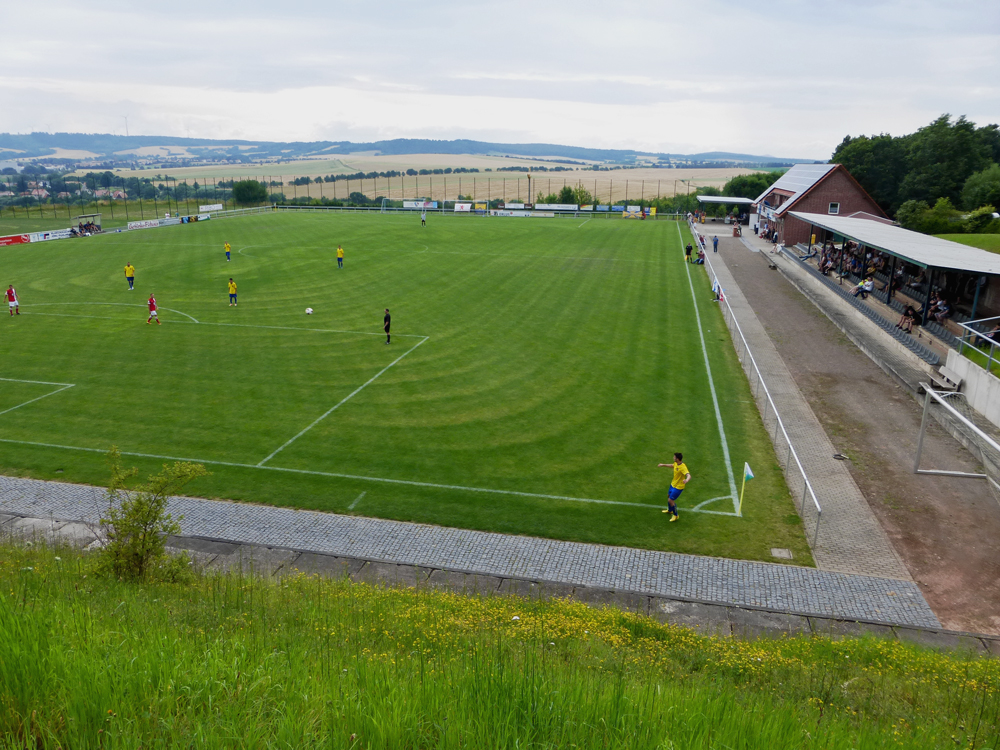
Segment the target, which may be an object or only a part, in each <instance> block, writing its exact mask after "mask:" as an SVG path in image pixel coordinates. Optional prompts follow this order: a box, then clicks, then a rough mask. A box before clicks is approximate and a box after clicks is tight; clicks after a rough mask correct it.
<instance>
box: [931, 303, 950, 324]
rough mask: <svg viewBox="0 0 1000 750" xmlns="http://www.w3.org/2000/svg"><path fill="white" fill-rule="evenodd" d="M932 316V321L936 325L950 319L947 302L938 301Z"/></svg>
mask: <svg viewBox="0 0 1000 750" xmlns="http://www.w3.org/2000/svg"><path fill="white" fill-rule="evenodd" d="M932 315H934V320H936V321H937V322H938V323H944V322H945V321H946V320H947V319H948V318H950V317H951V307H950V306H949V305H948V300H946V299H941V300H939V301H938V304H937V309H935V310H934V312H933V313H932Z"/></svg>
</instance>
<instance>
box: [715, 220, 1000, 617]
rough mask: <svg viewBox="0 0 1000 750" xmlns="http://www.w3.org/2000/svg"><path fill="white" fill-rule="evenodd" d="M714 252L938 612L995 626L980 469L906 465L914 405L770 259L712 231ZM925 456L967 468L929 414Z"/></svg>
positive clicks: (990, 502)
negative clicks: (963, 474) (931, 471)
mask: <svg viewBox="0 0 1000 750" xmlns="http://www.w3.org/2000/svg"><path fill="white" fill-rule="evenodd" d="M719 252H720V254H722V255H723V257H724V258H725V260H726V263H727V264H728V265H729V267H730V269H731V270H732V272H733V275H734V276H735V277H736V279H737V282H738V283H739V285H740V289H741V290H742V291H743V293H744V294H745V295H746V298H747V301H748V302H749V303H750V305H751V307H753V309H754V312H756V314H757V316H758V318H759V319H760V321H761V323H762V324H763V325H764V328H765V329H766V330H767V332H768V334H769V335H770V336H771V338H772V340H773V341H774V345H775V347H776V348H777V350H778V353H779V354H780V355H781V357H782V359H783V360H784V361H785V364H786V366H787V367H788V369H789V371H790V372H791V374H792V377H794V378H795V382H796V383H797V384H798V386H799V389H800V390H801V391H802V394H803V395H804V396H805V398H806V400H807V401H808V402H809V404H810V406H811V407H812V409H813V411H814V412H815V413H816V416H817V417H818V418H819V420H820V422H821V423H822V424H823V427H824V429H825V430H826V432H827V434H828V435H829V437H830V440H831V442H832V443H833V444H834V446H836V448H837V450H839V451H840V452H842V453H844V454H846V455H847V456H849V457H850V461H849V465H850V470H851V474H852V475H853V476H854V479H855V481H856V482H857V483H858V486H859V487H860V488H861V491H862V493H864V496H865V498H866V499H867V501H868V504H869V505H870V506H871V508H872V510H873V511H874V513H875V515H876V517H877V518H878V519H879V522H880V523H881V524H882V526H883V528H884V529H885V530H886V533H887V534H888V535H889V538H890V540H891V541H892V544H893V546H894V547H895V548H896V550H897V551H898V552H899V554H900V556H901V557H902V558H903V561H904V562H905V563H906V566H907V569H908V570H909V571H910V575H912V576H913V578H914V580H915V581H916V582H917V583H918V584H919V585H920V588H921V590H922V591H923V593H924V596H925V597H926V598H927V601H928V603H929V604H930V605H931V608H932V609H933V610H934V612H935V614H937V616H938V619H940V620H941V624H942V625H943V626H944V627H946V628H950V629H954V630H969V631H974V632H983V633H994V634H995V633H1000V504H998V502H997V500H996V499H995V497H994V495H993V493H992V492H991V491H990V489H989V486H988V485H987V484H986V482H985V481H982V480H974V479H949V478H947V477H935V476H926V475H917V474H914V473H913V458H914V455H915V452H916V440H917V434H918V431H919V429H920V417H921V408H920V406H919V405H918V403H917V402H916V400H915V399H914V398H913V397H912V396H911V395H910V393H909V392H908V391H907V390H905V389H904V388H903V387H902V386H900V385H898V384H897V382H896V381H895V380H894V379H893V378H891V377H890V376H889V375H887V374H886V373H885V372H883V371H882V370H881V369H880V368H879V367H878V366H877V365H876V364H875V363H874V362H872V361H871V359H869V358H868V356H867V355H865V354H864V353H863V352H862V351H860V350H859V349H858V348H857V347H856V346H855V345H854V344H853V343H851V342H850V341H849V340H848V339H847V337H846V336H844V335H843V333H841V331H840V330H839V329H838V328H837V327H836V326H834V325H833V323H832V322H830V320H829V319H828V318H827V317H826V316H825V315H823V314H822V313H821V312H820V311H819V310H818V309H817V308H816V307H815V305H813V304H812V303H811V302H810V301H809V300H807V299H806V298H805V297H804V296H802V294H800V293H799V292H798V290H797V289H795V287H794V286H792V285H791V284H790V283H789V282H788V281H786V280H785V278H784V277H783V276H781V275H780V273H778V272H777V271H774V270H771V269H769V268H768V267H767V260H766V256H764V255H762V254H760V253H751V252H750V251H749V250H747V249H746V247H745V246H744V245H743V244H742V243H741V242H740V241H739V240H733V239H730V238H726V239H723V238H720V242H719ZM923 465H924V467H925V468H931V467H933V468H938V469H949V470H960V471H977V470H978V467H977V464H976V462H975V460H974V459H973V458H972V456H971V455H970V454H969V453H968V452H967V451H966V450H965V449H964V448H962V446H961V445H959V444H958V442H957V441H955V440H954V439H953V438H952V437H951V436H950V435H948V434H947V433H946V432H944V430H942V429H940V428H939V427H938V426H937V425H936V424H932V425H931V427H930V428H929V429H928V431H927V437H926V438H925V441H924V460H923Z"/></svg>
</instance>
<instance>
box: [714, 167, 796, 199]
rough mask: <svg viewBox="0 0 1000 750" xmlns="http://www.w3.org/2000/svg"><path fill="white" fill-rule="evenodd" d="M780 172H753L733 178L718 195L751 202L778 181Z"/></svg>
mask: <svg viewBox="0 0 1000 750" xmlns="http://www.w3.org/2000/svg"><path fill="white" fill-rule="evenodd" d="M781 174H782V173H781V172H753V173H751V174H740V175H736V177H733V178H732V179H731V180H729V182H727V183H726V184H725V185H723V186H722V190H721V191H720V192H719V195H730V196H733V197H734V198H750V199H751V200H753V199H754V198H756V197H757V196H758V195H760V194H761V193H763V192H764V191H765V190H767V189H768V188H769V187H771V185H773V184H774V183H775V182H777V181H778V178H779V177H781Z"/></svg>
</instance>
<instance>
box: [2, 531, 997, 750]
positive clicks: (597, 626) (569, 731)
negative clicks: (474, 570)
mask: <svg viewBox="0 0 1000 750" xmlns="http://www.w3.org/2000/svg"><path fill="white" fill-rule="evenodd" d="M60 558H61V559H60ZM998 688H1000V664H998V662H997V661H996V660H992V659H981V658H975V657H971V656H969V655H967V654H966V655H945V654H939V653H934V652H930V651H926V650H921V649H918V648H916V647H913V646H908V645H902V644H900V643H897V642H892V641H885V640H875V639H865V640H845V641H839V642H832V641H830V640H826V639H821V638H796V639H790V640H780V641H772V640H761V641H739V640H730V639H717V638H709V637H701V636H698V635H696V634H694V633H693V632H692V631H689V630H686V629H682V628H677V627H670V626H661V625H658V624H656V623H655V622H653V621H651V620H649V619H647V618H643V617H640V616H636V615H631V614H625V613H622V612H619V611H617V610H613V609H607V610H593V609H588V608H587V607H585V606H583V605H580V604H576V603H569V602H564V601H554V602H529V601H525V600H521V599H516V598H491V599H475V598H466V597H464V596H459V595H452V594H444V593H433V592H428V591H413V590H385V589H379V588H372V587H369V586H365V585H352V584H351V583H349V582H347V581H330V580H321V579H316V578H308V577H304V576H300V577H292V578H286V579H282V580H259V579H255V578H252V577H241V576H238V575H233V574H231V575H220V576H212V577H206V578H202V579H198V580H196V581H195V583H193V584H191V585H187V586H184V585H176V584H175V585H166V584H159V585H154V584H148V585H130V584H124V583H121V582H118V581H114V580H108V579H101V578H96V577H95V576H94V574H93V564H92V561H91V559H90V558H89V557H87V556H81V555H79V554H78V553H74V552H62V551H57V552H50V551H47V550H40V549H35V550H25V549H23V548H0V737H2V738H3V739H2V740H0V743H2V744H3V745H4V746H5V747H32V748H36V747H39V748H41V747H73V748H88V747H103V748H115V747H128V748H135V747H140V746H142V747H174V746H184V747H191V746H197V747H296V748H299V747H312V746H325V747H357V748H361V747H364V748H400V747H413V748H417V747H472V748H482V747H504V748H508V747H526V748H527V747H583V748H586V747H601V748H605V747H615V748H623V747H643V748H653V747H669V748H885V747H893V748H930V747H962V748H993V747H996V746H997V742H998V738H997V732H998V728H997V727H998V711H1000V701H998Z"/></svg>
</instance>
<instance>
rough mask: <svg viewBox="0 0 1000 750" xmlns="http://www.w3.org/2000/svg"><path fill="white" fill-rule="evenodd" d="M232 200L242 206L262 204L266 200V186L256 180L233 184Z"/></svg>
mask: <svg viewBox="0 0 1000 750" xmlns="http://www.w3.org/2000/svg"><path fill="white" fill-rule="evenodd" d="M233 200H235V201H236V202H237V203H239V204H240V205H243V206H249V205H251V204H254V203H264V202H265V201H266V200H267V186H266V185H264V184H263V183H261V182H257V180H240V181H238V182H234V183H233Z"/></svg>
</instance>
